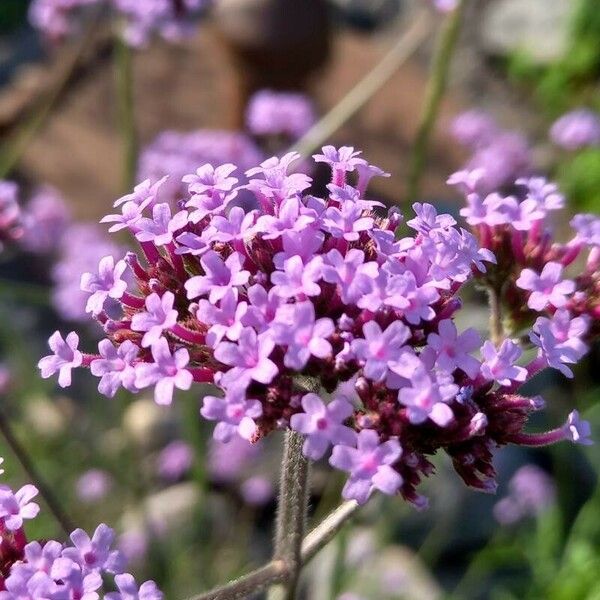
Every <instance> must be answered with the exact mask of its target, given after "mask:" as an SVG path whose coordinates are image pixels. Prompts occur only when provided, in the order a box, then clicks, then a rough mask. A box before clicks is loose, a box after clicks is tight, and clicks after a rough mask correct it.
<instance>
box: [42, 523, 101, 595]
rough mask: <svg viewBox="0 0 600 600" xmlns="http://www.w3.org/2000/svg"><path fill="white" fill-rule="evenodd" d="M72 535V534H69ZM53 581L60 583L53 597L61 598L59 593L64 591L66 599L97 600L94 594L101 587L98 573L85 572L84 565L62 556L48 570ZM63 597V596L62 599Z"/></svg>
mask: <svg viewBox="0 0 600 600" xmlns="http://www.w3.org/2000/svg"><path fill="white" fill-rule="evenodd" d="M71 535H72V534H71ZM50 576H51V577H52V579H54V580H58V581H61V582H62V586H60V588H59V589H60V591H59V592H58V594H57V595H56V596H55V597H59V598H60V597H61V596H60V592H64V591H66V592H67V593H68V596H66V598H69V600H70V599H71V598H73V599H74V598H77V599H79V600H98V598H99V597H100V596H98V594H97V593H96V591H97V590H99V589H100V588H101V587H102V576H101V575H100V573H98V572H95V571H94V572H91V573H90V572H86V569H85V565H82V564H79V563H77V562H76V561H73V560H71V559H70V558H67V557H66V556H63V557H61V558H57V559H56V560H55V561H54V564H53V565H52V569H51V570H50ZM64 597H65V596H63V598H64Z"/></svg>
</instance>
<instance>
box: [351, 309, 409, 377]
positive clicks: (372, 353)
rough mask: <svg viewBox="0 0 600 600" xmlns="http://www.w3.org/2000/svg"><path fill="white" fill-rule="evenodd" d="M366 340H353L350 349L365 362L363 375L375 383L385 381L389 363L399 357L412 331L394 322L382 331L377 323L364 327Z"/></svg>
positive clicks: (370, 322) (370, 323) (369, 323)
mask: <svg viewBox="0 0 600 600" xmlns="http://www.w3.org/2000/svg"><path fill="white" fill-rule="evenodd" d="M363 335H364V339H361V338H356V339H354V340H352V343H351V344H350V348H351V350H352V352H354V354H355V355H356V357H357V358H358V359H360V360H361V361H364V366H363V373H364V374H365V377H368V378H369V379H372V380H373V381H383V380H384V379H385V377H386V375H387V372H388V363H390V362H392V361H393V360H394V358H395V357H396V356H397V355H398V353H399V351H400V348H402V346H403V345H404V342H406V340H408V339H409V338H410V336H411V332H410V329H409V328H408V327H407V326H406V325H404V323H402V322H401V321H394V322H393V323H391V324H390V325H388V327H387V328H386V329H385V331H382V330H381V327H380V326H379V324H378V323H377V322H375V321H368V322H367V323H365V324H364V325H363Z"/></svg>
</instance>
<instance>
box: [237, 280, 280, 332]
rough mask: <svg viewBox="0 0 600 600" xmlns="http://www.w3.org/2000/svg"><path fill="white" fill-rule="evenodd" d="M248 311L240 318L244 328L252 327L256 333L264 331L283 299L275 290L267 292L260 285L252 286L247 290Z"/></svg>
mask: <svg viewBox="0 0 600 600" xmlns="http://www.w3.org/2000/svg"><path fill="white" fill-rule="evenodd" d="M248 302H249V304H248V310H247V311H246V314H244V316H243V317H242V319H241V320H242V325H244V327H254V328H255V329H256V331H258V333H262V332H263V331H266V330H267V329H268V327H269V324H270V323H271V322H272V321H273V320H274V319H275V315H276V314H277V309H278V308H279V307H280V306H281V305H282V304H283V299H282V298H281V297H280V296H279V294H278V293H277V290H275V289H273V288H272V289H270V290H269V291H268V292H267V290H265V288H264V287H263V286H262V285H258V284H256V285H253V286H252V287H250V288H249V289H248Z"/></svg>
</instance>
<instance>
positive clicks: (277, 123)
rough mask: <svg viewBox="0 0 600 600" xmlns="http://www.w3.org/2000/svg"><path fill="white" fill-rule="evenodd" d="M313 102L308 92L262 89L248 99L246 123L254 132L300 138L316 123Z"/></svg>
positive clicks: (253, 133) (260, 134)
mask: <svg viewBox="0 0 600 600" xmlns="http://www.w3.org/2000/svg"><path fill="white" fill-rule="evenodd" d="M315 121H316V115H315V110H314V107H313V105H312V102H311V100H310V98H308V96H305V95H304V94H296V93H291V92H274V91H272V90H260V91H258V92H256V93H255V94H254V95H253V96H252V98H250V101H249V102H248V108H247V109H246V123H247V127H248V130H249V131H250V133H252V135H259V136H263V135H264V136H282V135H284V136H289V137H290V138H292V139H298V138H300V137H301V136H303V135H304V134H305V133H306V132H307V131H308V130H309V129H310V128H311V127H312V125H313V124H314V123H315Z"/></svg>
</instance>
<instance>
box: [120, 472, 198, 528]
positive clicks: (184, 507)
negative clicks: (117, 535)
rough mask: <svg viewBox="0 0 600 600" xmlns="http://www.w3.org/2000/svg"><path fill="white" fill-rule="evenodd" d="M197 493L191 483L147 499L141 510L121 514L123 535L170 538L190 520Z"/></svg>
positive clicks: (174, 487)
mask: <svg viewBox="0 0 600 600" xmlns="http://www.w3.org/2000/svg"><path fill="white" fill-rule="evenodd" d="M200 497H201V495H200V490H199V489H198V486H197V485H196V484H195V483H191V482H188V483H179V484H177V485H173V486H171V487H168V488H166V489H164V490H161V491H159V492H156V493H154V494H152V495H151V496H148V497H147V498H146V500H145V501H144V504H143V509H142V510H139V509H135V510H129V511H127V512H125V513H124V514H123V518H122V524H123V529H124V530H126V531H146V530H148V529H150V530H151V531H152V533H153V534H155V535H157V536H159V537H160V536H161V535H163V534H167V533H168V534H169V535H173V534H174V533H175V532H176V531H177V530H181V529H182V528H184V527H186V526H187V525H188V524H189V523H190V521H191V520H192V519H193V517H194V511H195V510H196V508H197V506H198V503H199V502H200Z"/></svg>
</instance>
